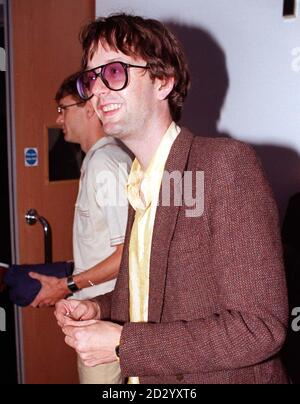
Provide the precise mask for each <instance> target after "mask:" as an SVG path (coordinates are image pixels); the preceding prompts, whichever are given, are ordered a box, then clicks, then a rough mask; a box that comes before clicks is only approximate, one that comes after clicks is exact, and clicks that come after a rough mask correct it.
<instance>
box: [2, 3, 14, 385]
mask: <svg viewBox="0 0 300 404" xmlns="http://www.w3.org/2000/svg"><path fill="white" fill-rule="evenodd" d="M4 24H5V18H4V7H3V4H0V48H2V49H5V40H4V36H5V35H4V32H5V26H4ZM3 55H4V52H3V51H2V57H3ZM1 62H3V60H2V61H1ZM2 68H3V63H1V70H0V190H1V191H0V226H1V244H0V262H4V263H8V264H11V244H10V241H11V235H10V221H9V217H10V214H9V185H8V158H7V156H8V152H7V125H6V90H5V87H6V72H5V71H3V70H2ZM0 307H1V308H2V309H4V312H5V321H4V323H5V327H4V330H2V331H0V358H1V360H0V384H16V383H17V365H16V344H15V325H14V324H15V322H14V307H13V305H12V304H11V303H10V302H9V298H8V293H7V292H6V291H4V292H0Z"/></svg>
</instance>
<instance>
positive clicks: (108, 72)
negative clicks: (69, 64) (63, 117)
mask: <svg viewBox="0 0 300 404" xmlns="http://www.w3.org/2000/svg"><path fill="white" fill-rule="evenodd" d="M130 67H134V68H138V69H149V66H148V65H146V66H137V65H132V64H130V63H124V62H111V63H107V64H105V65H101V66H98V67H95V68H93V69H89V70H86V71H84V72H82V73H81V74H80V75H79V77H78V78H77V83H76V84H77V91H78V94H79V96H80V98H82V99H83V100H88V99H90V98H91V97H92V96H93V95H94V93H93V91H94V86H95V83H96V81H97V78H98V77H100V78H101V80H102V82H103V84H104V85H105V86H106V87H107V88H109V89H110V90H113V91H121V90H123V89H124V88H125V87H126V86H127V85H128V69H129V68H130Z"/></svg>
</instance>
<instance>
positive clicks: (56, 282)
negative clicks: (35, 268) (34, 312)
mask: <svg viewBox="0 0 300 404" xmlns="http://www.w3.org/2000/svg"><path fill="white" fill-rule="evenodd" d="M29 276H30V277H31V278H32V279H37V280H38V281H39V282H40V283H41V285H42V288H41V290H40V291H39V293H38V294H37V296H36V297H35V299H34V301H33V302H32V303H31V304H30V306H32V307H49V306H54V305H55V303H56V302H58V301H59V300H60V299H63V298H65V297H66V296H67V295H68V294H69V293H70V291H69V289H68V286H67V282H66V278H56V277H55V276H46V275H40V274H38V273H36V272H29Z"/></svg>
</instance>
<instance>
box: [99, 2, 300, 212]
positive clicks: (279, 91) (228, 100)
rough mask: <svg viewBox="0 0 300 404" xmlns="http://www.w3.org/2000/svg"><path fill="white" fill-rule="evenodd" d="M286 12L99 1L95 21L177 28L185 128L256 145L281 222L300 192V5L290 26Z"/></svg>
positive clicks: (254, 5) (233, 5) (278, 5)
mask: <svg viewBox="0 0 300 404" xmlns="http://www.w3.org/2000/svg"><path fill="white" fill-rule="evenodd" d="M282 8H283V0H242V1H241V0H230V1H228V0H186V1H185V2H183V1H182V0H164V1H162V0H151V1H146V0H143V1H141V0H114V1H113V2H112V1H111V0H96V14H97V16H99V15H107V14H110V13H112V12H119V11H126V12H132V13H135V14H140V15H143V16H147V17H154V18H158V19H160V20H162V21H165V22H170V21H172V22H173V23H174V24H175V25H174V29H175V31H176V33H177V34H178V36H179V37H180V39H181V41H182V42H183V44H184V47H185V49H186V52H187V56H188V58H189V62H190V65H191V71H192V79H193V84H192V88H191V95H189V98H188V100H187V106H186V108H185V112H184V119H183V121H184V124H185V125H187V126H189V127H190V128H191V129H192V130H194V131H196V132H198V133H201V132H202V133H204V132H205V133H207V134H210V135H213V136H218V135H222V134H223V135H224V134H225V135H229V136H231V137H233V138H237V139H240V140H243V141H246V142H249V143H251V144H253V145H254V146H255V148H256V150H257V152H258V154H259V155H260V157H261V159H262V162H263V165H264V167H265V169H266V171H267V174H268V177H269V179H270V182H271V185H272V187H273V189H274V191H275V194H276V197H277V200H278V203H279V206H280V209H281V214H282V215H283V213H284V211H285V208H286V205H287V201H288V199H289V196H290V195H291V194H293V193H295V192H298V191H299V192H300V157H299V153H300V4H298V8H299V10H298V17H297V18H294V19H290V20H285V19H284V18H283V17H282ZM204 76H206V77H205V79H204ZM225 94H226V97H225V99H224V96H225ZM214 99H215V100H216V101H213V100H214ZM215 104H218V105H217V106H216V107H214V105H215ZM214 108H215V109H216V110H214ZM220 109H221V115H220V117H219V113H220ZM201 111H202V115H201ZM199 117H200V118H199ZM216 121H218V122H216Z"/></svg>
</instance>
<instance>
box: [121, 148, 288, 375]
mask: <svg viewBox="0 0 300 404" xmlns="http://www.w3.org/2000/svg"><path fill="white" fill-rule="evenodd" d="M213 158H214V164H213V168H212V173H213V175H212V180H211V181H208V183H206V188H205V192H209V193H210V198H209V201H210V202H209V206H205V209H208V210H209V215H210V216H211V220H210V224H211V234H212V239H211V249H212V255H211V257H212V258H211V268H212V271H214V272H215V274H214V275H215V279H216V283H217V290H218V301H219V310H218V311H216V312H214V313H211V315H209V316H207V317H206V318H199V319H194V320H191V321H176V322H169V323H158V324H153V323H152V324H151V323H145V324H142V323H127V324H125V326H124V328H123V331H122V335H121V344H120V358H121V361H120V363H121V369H122V373H123V375H124V376H147V375H168V374H169V375H170V374H180V373H198V372H215V371H221V370H230V369H240V368H243V367H248V366H251V365H254V364H257V363H260V362H263V361H266V360H268V359H269V358H271V357H272V356H274V355H275V354H276V353H277V352H278V351H279V350H280V349H281V347H282V345H283V342H284V340H285V334H286V325H287V293H286V285H285V273H284V269H283V264H282V250H281V240H280V233H279V226H278V216H277V208H276V205H275V202H274V199H273V196H272V192H271V189H270V187H269V185H268V183H267V181H266V179H265V177H264V174H263V172H262V170H261V167H260V163H259V162H258V160H257V158H256V156H255V153H254V151H253V150H252V148H250V147H248V146H246V145H244V144H241V143H239V142H230V143H228V144H225V146H224V145H223V148H222V149H221V150H220V149H219V151H216V153H215V155H214V156H213Z"/></svg>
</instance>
